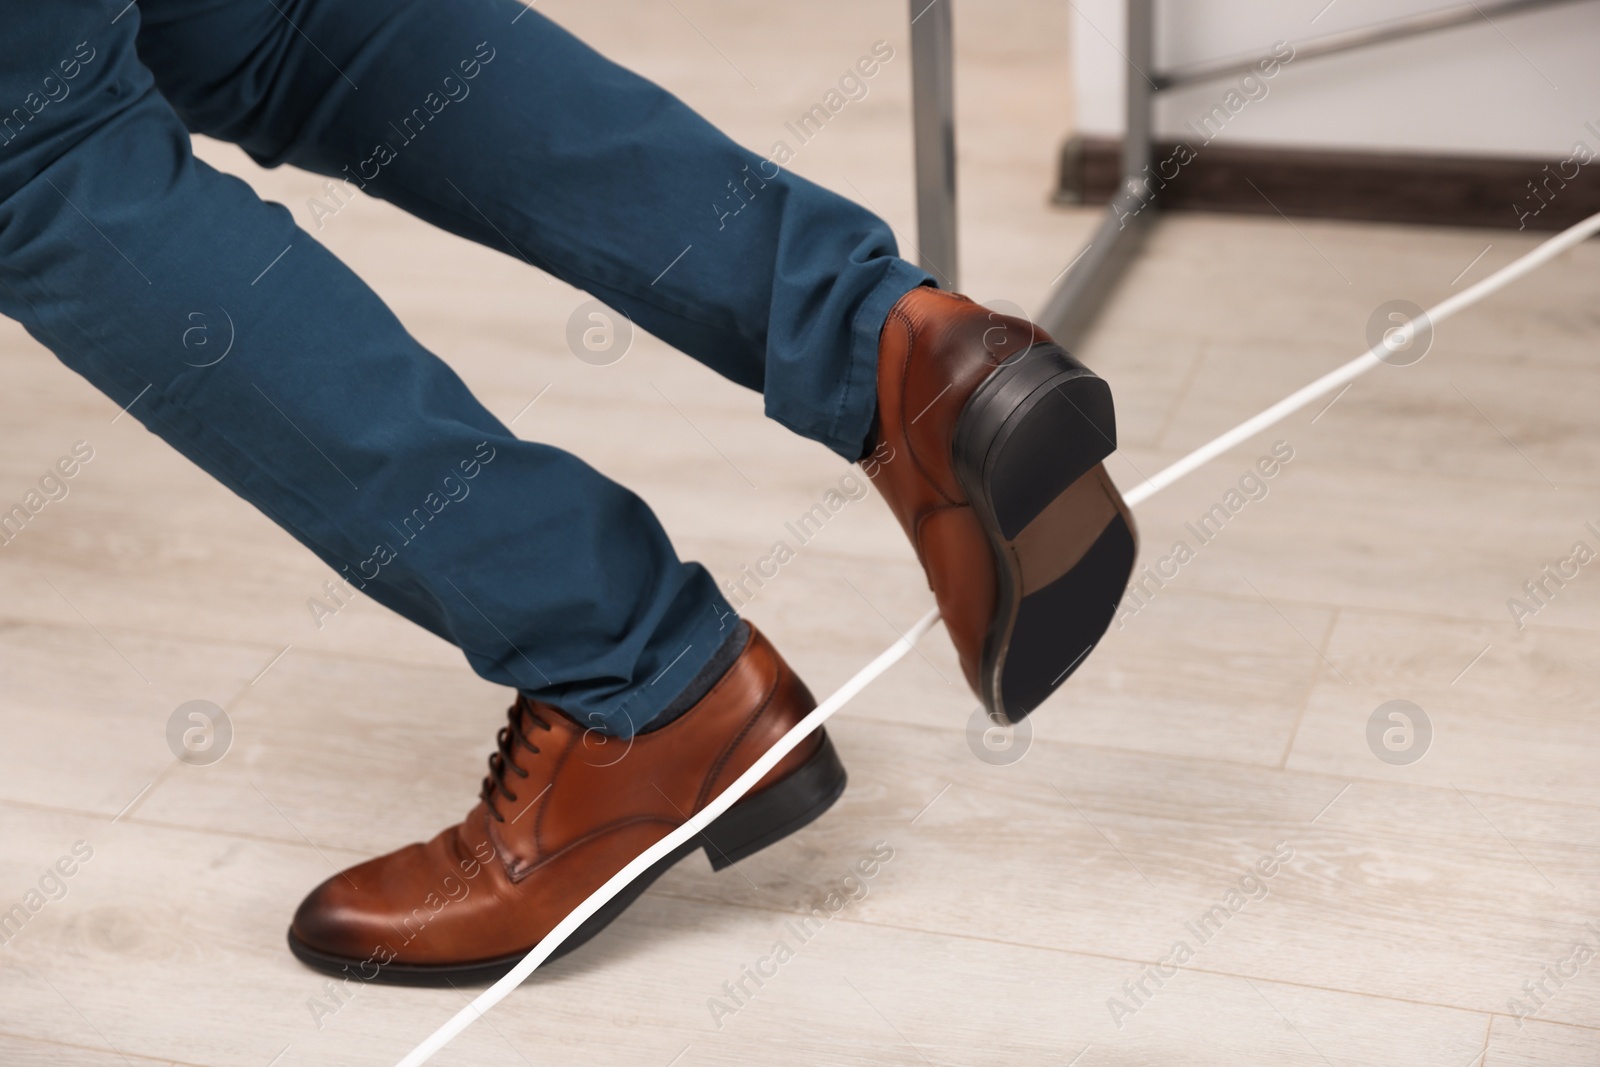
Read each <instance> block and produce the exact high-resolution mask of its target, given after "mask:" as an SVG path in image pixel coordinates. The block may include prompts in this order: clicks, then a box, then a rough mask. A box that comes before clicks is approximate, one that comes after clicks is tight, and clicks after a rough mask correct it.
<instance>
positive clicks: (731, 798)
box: [396, 214, 1600, 1067]
mask: <svg viewBox="0 0 1600 1067" xmlns="http://www.w3.org/2000/svg"><path fill="white" fill-rule="evenodd" d="M1596 233H1600V214H1596V215H1591V216H1589V217H1588V218H1586V219H1584V220H1583V221H1582V222H1579V223H1577V224H1576V225H1574V226H1571V227H1569V228H1568V229H1566V230H1563V231H1561V232H1560V233H1558V234H1557V235H1555V236H1554V237H1552V238H1550V239H1549V240H1546V241H1544V242H1543V243H1541V244H1539V245H1537V246H1536V247H1534V248H1533V249H1532V250H1531V251H1529V252H1527V253H1525V254H1523V255H1522V256H1519V257H1518V258H1517V259H1514V260H1512V261H1511V262H1510V263H1508V264H1506V265H1505V266H1504V267H1501V268H1500V269H1499V270H1497V271H1495V272H1494V273H1493V274H1491V275H1489V276H1488V277H1487V278H1484V279H1483V280H1482V281H1480V282H1477V283H1475V284H1473V285H1470V286H1468V287H1467V288H1466V289H1463V290H1462V291H1461V292H1459V293H1456V294H1455V295H1454V296H1451V297H1448V298H1446V299H1445V300H1442V301H1440V302H1439V303H1438V304H1435V305H1434V306H1433V307H1432V308H1429V309H1428V310H1427V311H1426V312H1424V313H1423V315H1422V319H1423V322H1422V324H1421V325H1418V323H1417V320H1410V321H1407V322H1406V323H1405V324H1404V325H1402V326H1400V327H1397V328H1396V329H1395V330H1393V331H1390V332H1389V333H1388V334H1387V335H1386V336H1385V338H1384V339H1383V340H1381V341H1379V342H1378V343H1376V344H1374V345H1373V346H1372V348H1370V349H1368V350H1367V351H1366V352H1365V353H1363V354H1362V355H1360V356H1358V357H1356V358H1355V359H1353V360H1351V361H1350V362H1349V363H1346V364H1345V365H1344V366H1342V367H1340V368H1338V369H1337V370H1334V371H1330V372H1329V373H1327V374H1325V375H1323V376H1322V377H1321V378H1318V379H1317V380H1316V381H1314V382H1312V383H1311V384H1310V385H1307V386H1306V387H1305V388H1303V389H1299V390H1297V391H1296V392H1294V393H1291V394H1290V395H1289V396H1287V397H1285V398H1284V399H1282V400H1280V401H1278V402H1277V403H1276V404H1274V405H1272V406H1271V407H1269V408H1267V409H1266V410H1265V411H1263V412H1261V413H1260V414H1259V415H1256V416H1254V417H1252V418H1250V419H1247V420H1245V421H1244V422H1242V423H1240V424H1239V425H1238V426H1235V427H1234V428H1233V429H1231V430H1229V431H1228V432H1227V433H1225V434H1222V435H1221V436H1219V437H1217V438H1215V439H1213V440H1211V441H1209V442H1207V443H1206V444H1204V445H1202V446H1200V447H1199V448H1197V449H1195V450H1194V451H1193V452H1190V453H1189V454H1188V455H1186V456H1184V457H1183V458H1182V459H1180V460H1178V461H1177V462H1176V463H1174V464H1172V465H1171V466H1169V467H1167V468H1166V469H1165V470H1162V471H1160V472H1159V473H1157V474H1155V475H1153V476H1152V477H1149V478H1147V479H1145V480H1144V481H1143V482H1140V483H1139V484H1138V485H1136V486H1134V487H1133V488H1132V489H1131V490H1129V491H1128V493H1126V494H1125V496H1124V499H1125V500H1126V501H1127V503H1128V505H1129V506H1130V507H1132V506H1134V505H1136V504H1140V503H1142V502H1144V501H1145V500H1148V499H1149V498H1150V497H1152V496H1154V495H1155V494H1156V493H1158V492H1160V491H1161V490H1162V489H1165V488H1166V487H1167V486H1169V485H1171V484H1172V483H1173V482H1176V481H1177V480H1178V479H1180V478H1182V477H1183V476H1184V475H1186V474H1189V473H1190V472H1192V471H1194V470H1196V469H1197V468H1199V467H1200V466H1201V465H1203V464H1205V463H1207V462H1209V461H1210V460H1212V459H1215V458H1216V457H1217V456H1220V455H1221V454H1222V453H1224V452H1226V451H1228V450H1229V449H1230V448H1233V447H1234V446H1236V445H1239V444H1241V443H1243V442H1244V441H1246V440H1248V439H1249V438H1251V437H1253V436H1255V435H1256V434H1258V433H1260V432H1261V431H1263V430H1266V429H1268V428H1269V427H1271V426H1273V425H1275V424H1277V423H1279V422H1281V421H1283V420H1284V419H1286V418H1288V417H1289V416H1290V415H1292V414H1294V413H1295V412H1296V411H1299V410H1300V409H1301V408H1303V407H1305V406H1306V405H1307V404H1310V403H1311V402H1312V401H1314V400H1316V399H1317V398H1318V397H1321V396H1326V395H1327V394H1328V393H1331V392H1333V391H1334V390H1335V389H1338V388H1340V387H1341V386H1343V385H1345V384H1347V383H1349V382H1351V381H1354V380H1355V379H1356V378H1358V377H1360V376H1361V375H1363V374H1365V373H1366V372H1367V371H1369V370H1371V369H1372V368H1373V367H1376V366H1377V365H1378V364H1379V363H1382V362H1384V357H1385V356H1386V355H1388V354H1390V353H1391V352H1397V351H1401V350H1404V349H1405V348H1407V347H1408V346H1409V345H1410V343H1411V342H1412V341H1414V340H1415V339H1416V338H1417V336H1418V335H1419V334H1420V333H1423V332H1425V331H1428V330H1431V329H1432V328H1433V327H1434V326H1436V325H1437V324H1439V323H1440V322H1443V321H1444V320H1445V319H1448V318H1450V317H1451V316H1452V315H1455V314H1457V313H1458V312H1460V311H1463V310H1465V309H1466V308H1469V307H1471V306H1472V305H1473V304H1476V303H1477V302H1478V301H1480V300H1482V299H1483V298H1484V297H1486V296H1488V295H1490V294H1491V293H1494V292H1496V291H1498V290H1500V289H1503V288H1504V287H1505V286H1507V285H1509V284H1510V283H1512V282H1513V281H1516V280H1517V279H1518V278H1521V277H1522V276H1523V275H1525V274H1527V273H1528V272H1530V271H1532V270H1534V269H1536V268H1538V267H1541V266H1543V265H1544V264H1545V263H1548V262H1549V261H1550V260H1552V259H1554V258H1555V257H1556V256H1558V255H1560V254H1561V253H1562V252H1565V251H1566V250H1567V249H1569V248H1572V247H1573V246H1575V245H1577V244H1578V243H1579V242H1581V241H1583V240H1585V239H1586V238H1589V237H1592V236H1594V235H1595V234H1596ZM937 621H939V612H938V610H937V609H935V610H933V611H930V612H928V613H927V614H926V615H924V616H923V617H922V618H920V619H918V620H917V623H916V625H915V626H913V627H912V628H911V629H910V630H909V631H907V632H906V633H905V634H903V635H902V636H901V637H900V639H899V640H898V641H896V642H895V643H894V644H892V645H890V646H889V647H888V648H887V649H885V650H884V651H883V652H882V653H880V654H879V655H878V657H877V658H876V659H874V660H873V661H872V662H871V663H869V664H867V665H866V666H865V667H863V668H861V670H859V671H857V672H856V674H855V676H854V677H852V678H851V679H850V680H849V681H847V682H845V684H844V685H842V686H840V687H839V689H838V690H837V691H836V692H835V693H834V694H833V695H832V696H830V697H828V699H827V700H824V701H823V702H822V703H821V704H819V705H817V707H816V710H814V711H812V712H811V714H809V715H807V716H806V717H805V718H803V719H801V720H800V721H799V722H798V723H796V724H795V725H794V727H793V728H792V729H790V730H789V732H788V733H786V734H784V735H783V736H782V737H781V738H779V739H778V741H777V743H776V744H774V745H773V746H772V747H771V748H770V749H768V750H767V751H766V752H765V753H763V754H762V755H761V758H760V759H758V760H756V761H755V763H754V764H752V765H751V767H750V769H749V770H747V771H745V772H744V773H743V774H741V775H740V776H739V777H738V778H737V779H735V780H734V782H733V784H732V785H730V786H728V788H727V789H724V790H723V791H722V792H721V793H720V794H718V795H717V797H716V799H714V800H712V801H711V803H709V804H707V805H706V806H705V807H704V808H702V809H700V811H698V812H696V813H695V814H694V815H693V816H692V817H691V818H690V819H689V821H687V822H685V823H684V824H683V825H682V826H680V827H678V828H677V829H676V830H674V831H672V832H671V833H670V834H668V835H667V836H666V837H663V838H662V839H661V840H660V841H657V842H656V843H655V844H654V845H651V846H650V847H649V848H647V849H645V850H644V851H643V852H642V853H640V854H639V855H638V856H636V857H634V859H633V861H632V862H630V863H629V864H628V865H627V866H626V867H624V868H622V870H620V871H618V872H617V873H616V874H614V875H612V876H611V878H610V879H609V880H607V882H606V883H605V884H604V885H602V886H601V887H600V888H599V889H597V890H595V891H594V892H593V893H592V894H590V896H589V898H588V899H587V900H585V901H584V902H583V903H582V904H579V905H578V906H577V907H576V908H574V909H573V910H572V912H571V913H570V914H568V915H567V917H566V918H564V919H562V920H561V921H560V922H559V923H557V924H556V927H555V929H553V930H551V931H550V932H549V933H548V934H546V935H545V937H544V940H543V941H540V942H539V943H538V944H537V945H535V946H534V948H533V951H531V952H529V953H528V954H527V955H526V956H524V957H523V958H522V961H521V962H520V963H518V964H517V965H516V966H515V967H513V968H512V969H511V970H510V971H509V972H507V973H506V975H505V976H504V977H503V978H501V979H500V980H499V981H497V982H495V983H494V985H492V986H490V987H489V988H488V989H486V990H484V991H483V992H482V993H479V994H478V995H477V997H475V998H473V1000H472V1001H471V1003H469V1004H468V1005H467V1006H466V1007H464V1008H462V1009H461V1010H460V1011H458V1012H457V1013H456V1014H455V1015H454V1016H452V1017H451V1018H450V1019H449V1021H448V1022H446V1023H445V1024H444V1025H443V1026H441V1027H439V1029H438V1030H436V1031H434V1033H433V1034H432V1035H430V1036H429V1037H428V1039H427V1040H425V1041H423V1042H422V1044H420V1045H418V1046H417V1047H416V1048H415V1049H413V1050H412V1051H411V1053H410V1054H409V1055H407V1056H406V1057H405V1058H404V1059H402V1060H401V1061H400V1062H399V1063H398V1064H397V1065H396V1067H420V1065H421V1064H423V1063H426V1062H427V1061H428V1060H429V1059H431V1058H432V1057H433V1054H434V1053H436V1052H438V1051H439V1050H440V1049H442V1048H444V1046H445V1045H447V1044H448V1043H449V1042H450V1041H451V1040H452V1039H453V1038H454V1037H455V1036H456V1035H457V1034H459V1033H461V1032H462V1031H463V1030H465V1029H466V1028H467V1027H468V1026H471V1025H472V1024H473V1023H474V1022H476V1021H477V1019H478V1018H479V1017H480V1016H482V1015H483V1014H484V1013H486V1012H487V1011H488V1010H489V1009H490V1008H492V1007H494V1006H495V1005H496V1004H498V1003H500V1001H502V1000H504V999H505V998H506V996H507V995H508V994H510V992H511V991H512V990H513V989H515V988H516V987H517V986H519V985H521V984H522V983H523V981H524V980H525V979H526V978H527V977H528V975H530V974H532V973H533V972H534V970H535V968H537V967H538V966H539V965H540V964H541V963H543V962H544V961H545V960H546V959H548V958H549V956H550V954H551V953H552V952H554V951H555V949H556V947H557V946H558V945H560V944H561V943H562V942H563V941H565V940H566V939H567V938H568V937H569V936H571V934H572V932H573V931H575V930H576V929H578V927H580V926H582V925H583V924H584V922H585V921H587V920H588V919H589V917H590V916H592V915H593V914H595V912H597V911H599V910H600V909H601V908H602V907H604V906H605V905H606V904H607V903H608V902H609V901H610V900H611V898H613V897H615V896H616V895H617V894H618V893H620V892H621V891H622V890H623V888H624V887H626V886H627V885H628V883H629V882H632V881H633V880H634V879H635V878H637V877H638V876H639V875H641V874H643V873H644V872H645V871H647V870H649V869H650V868H651V867H653V866H655V865H656V864H657V863H658V862H660V861H661V860H664V859H666V858H667V857H668V856H669V855H671V854H672V853H673V852H674V851H676V850H677V849H678V848H680V847H681V846H683V845H686V844H688V843H689V842H690V841H691V840H692V839H693V838H695V837H696V836H698V835H699V834H700V832H701V831H702V830H704V829H705V828H706V827H707V826H709V825H710V824H711V823H712V822H714V821H715V820H716V819H717V817H718V816H720V815H721V814H723V813H724V812H725V811H727V810H728V809H729V808H731V807H732V806H733V805H734V804H735V803H736V802H738V800H739V799H740V798H741V797H743V796H744V794H745V793H747V792H749V791H750V790H751V789H752V788H753V787H754V786H755V784H756V783H757V782H759V781H760V780H761V779H762V778H763V777H765V776H766V774H767V772H768V771H770V770H771V769H772V768H773V767H775V766H777V765H778V762H779V761H780V760H782V759H783V757H785V756H787V755H788V754H789V753H790V752H792V751H793V750H794V749H795V747H796V746H797V745H799V744H800V742H801V741H803V740H805V739H806V738H807V737H809V736H810V735H811V734H812V733H813V732H815V731H816V730H817V728H818V727H820V726H821V725H822V724H823V723H824V722H826V721H827V720H828V719H829V718H830V717H831V716H832V715H833V713H834V712H836V711H838V710H839V709H840V708H842V707H844V705H845V704H846V703H848V702H849V701H850V700H851V699H852V698H853V697H855V695H856V694H857V693H859V692H861V691H862V690H863V689H865V688H866V687H867V686H868V685H869V684H871V683H872V682H873V681H874V680H875V679H876V678H877V677H878V676H879V675H881V674H883V673H884V672H885V671H887V670H888V669H889V668H890V667H892V666H893V665H894V664H895V663H896V662H898V661H899V660H900V659H901V657H903V656H904V655H905V654H906V653H907V652H910V651H911V649H912V647H913V646H914V645H915V644H916V643H917V642H918V641H920V640H921V639H922V637H923V635H925V634H926V633H927V632H928V631H929V630H931V629H932V628H933V624H934V623H935V622H937Z"/></svg>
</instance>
